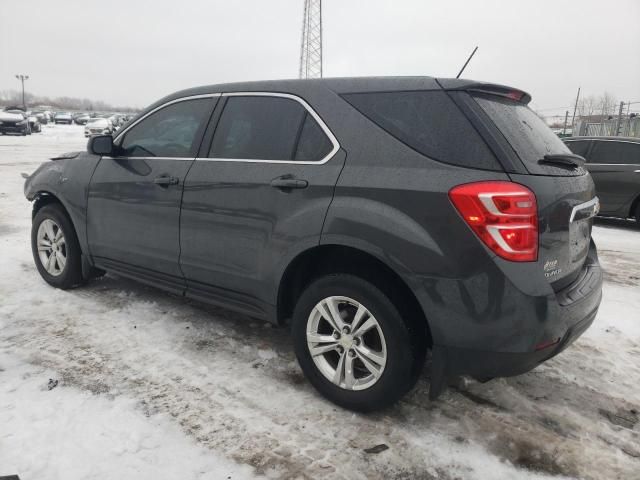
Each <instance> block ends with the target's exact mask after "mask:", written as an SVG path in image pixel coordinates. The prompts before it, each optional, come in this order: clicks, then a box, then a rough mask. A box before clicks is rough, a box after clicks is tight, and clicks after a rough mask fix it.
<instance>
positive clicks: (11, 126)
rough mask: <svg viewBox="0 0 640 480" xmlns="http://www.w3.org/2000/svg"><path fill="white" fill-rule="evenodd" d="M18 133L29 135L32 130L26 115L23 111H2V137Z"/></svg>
mask: <svg viewBox="0 0 640 480" xmlns="http://www.w3.org/2000/svg"><path fill="white" fill-rule="evenodd" d="M8 133H17V134H19V135H29V134H30V133H31V128H30V127H29V120H28V119H27V115H26V113H24V112H23V111H21V110H4V111H0V135H4V134H8Z"/></svg>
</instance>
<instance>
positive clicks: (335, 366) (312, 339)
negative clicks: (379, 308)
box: [307, 296, 387, 390]
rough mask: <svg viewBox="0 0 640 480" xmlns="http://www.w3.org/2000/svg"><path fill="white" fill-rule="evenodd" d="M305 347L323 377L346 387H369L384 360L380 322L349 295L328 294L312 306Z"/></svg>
mask: <svg viewBox="0 0 640 480" xmlns="http://www.w3.org/2000/svg"><path fill="white" fill-rule="evenodd" d="M307 347H308V349H309V353H310V354H311V358H312V359H313V362H314V363H315V365H316V367H317V368H318V370H320V372H321V373H322V374H323V375H324V376H325V378H327V379H328V380H329V381H331V382H332V383H333V384H334V385H336V386H338V387H340V388H343V389H345V390H364V389H367V388H370V387H371V386H373V385H374V384H375V383H376V382H377V381H378V380H379V379H380V377H381V376H382V373H383V371H384V368H385V365H386V363H387V346H386V342H385V338H384V335H383V333H382V328H381V327H380V324H379V323H378V321H377V320H376V318H375V317H374V316H373V315H372V314H371V312H370V311H369V310H368V309H367V308H366V307H365V306H364V305H362V304H361V303H359V302H357V301H355V300H353V299H351V298H348V297H340V296H334V297H327V298H325V299H323V300H321V301H320V302H318V303H317V304H316V306H315V307H314V308H313V309H312V310H311V313H310V314H309V318H308V320H307Z"/></svg>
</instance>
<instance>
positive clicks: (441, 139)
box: [342, 90, 502, 171]
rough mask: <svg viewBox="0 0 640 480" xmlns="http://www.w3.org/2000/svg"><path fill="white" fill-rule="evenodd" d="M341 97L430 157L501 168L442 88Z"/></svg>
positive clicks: (454, 163)
mask: <svg viewBox="0 0 640 480" xmlns="http://www.w3.org/2000/svg"><path fill="white" fill-rule="evenodd" d="M342 97H343V98H344V99H345V100H346V101H347V102H348V103H350V104H351V105H352V106H353V107H355V108H356V109H357V110H358V111H359V112H360V113H362V114H363V115H364V116H366V117H367V118H368V119H369V120H371V121H372V122H373V123H375V124H376V125H378V126H379V127H380V128H382V129H383V130H385V131H386V132H387V133H389V134H390V135H392V136H393V137H395V138H397V139H398V140H400V141H401V142H402V143H404V144H405V145H407V146H409V147H411V148H412V149H414V150H416V151H417V152H419V153H421V154H423V155H425V156H427V157H429V158H431V159H434V160H438V161H441V162H444V163H448V164H452V165H458V166H462V167H470V168H479V169H483V170H497V171H502V167H501V165H500V164H499V163H498V161H497V160H496V158H495V156H494V155H493V153H492V152H491V150H489V147H487V145H486V143H485V142H484V140H482V138H481V137H480V135H479V134H478V132H477V131H476V130H475V129H474V128H473V126H472V125H471V124H470V123H469V120H468V119H467V118H466V117H465V116H464V114H463V113H462V112H461V111H460V109H459V108H458V107H457V106H456V105H455V103H453V101H452V100H451V99H450V98H449V96H448V95H447V94H446V93H445V92H443V91H440V90H436V91H411V92H376V93H351V94H343V95H342Z"/></svg>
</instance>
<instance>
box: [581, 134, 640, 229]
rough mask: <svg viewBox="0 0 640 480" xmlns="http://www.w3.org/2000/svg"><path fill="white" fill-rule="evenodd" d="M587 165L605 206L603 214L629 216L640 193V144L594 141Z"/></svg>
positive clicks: (622, 141) (621, 141) (623, 141)
mask: <svg viewBox="0 0 640 480" xmlns="http://www.w3.org/2000/svg"><path fill="white" fill-rule="evenodd" d="M588 160H589V163H588V165H587V167H588V169H589V172H590V173H591V175H592V177H593V181H594V182H595V184H596V191H597V192H598V196H599V197H600V201H601V203H602V209H601V211H602V213H604V214H609V215H619V216H623V217H626V216H627V215H629V210H630V208H631V203H632V202H633V200H634V199H635V197H636V196H637V195H638V194H639V193H640V143H635V142H630V141H625V140H613V139H611V140H608V139H607V140H605V139H602V140H600V139H595V140H593V147H592V148H591V152H590V154H589V159H588Z"/></svg>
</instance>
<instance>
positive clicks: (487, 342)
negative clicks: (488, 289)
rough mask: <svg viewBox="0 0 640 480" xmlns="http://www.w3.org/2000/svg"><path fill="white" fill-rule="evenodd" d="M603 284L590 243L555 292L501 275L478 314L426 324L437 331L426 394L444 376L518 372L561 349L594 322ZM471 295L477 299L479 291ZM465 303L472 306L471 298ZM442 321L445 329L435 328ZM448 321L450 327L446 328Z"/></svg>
mask: <svg viewBox="0 0 640 480" xmlns="http://www.w3.org/2000/svg"><path fill="white" fill-rule="evenodd" d="M532 267H533V266H532ZM533 268H535V267H533ZM534 277H535V275H534V274H533V273H532V274H531V275H530V276H528V277H526V276H525V277H524V280H523V281H525V282H526V283H528V284H532V283H534V282H535V281H536V279H535V278H534ZM602 282H603V274H602V269H601V267H600V264H599V262H598V255H597V251H596V248H595V245H593V243H592V244H591V247H590V250H589V255H588V257H587V259H586V261H585V264H584V266H583V268H582V271H581V273H580V275H579V276H578V278H577V279H576V280H575V281H574V282H573V283H572V284H571V285H569V286H567V287H566V288H564V289H563V290H561V291H558V292H554V291H553V290H552V289H551V288H550V286H549V284H548V282H547V287H546V288H547V290H546V292H547V293H546V294H543V295H542V294H541V295H531V294H528V293H526V292H523V291H522V290H520V289H519V288H517V287H516V286H515V285H514V284H513V283H511V282H509V281H508V279H507V277H503V282H501V283H498V285H496V286H495V289H494V299H495V300H494V301H493V302H492V303H491V305H490V306H491V308H487V309H485V310H483V311H480V313H481V314H482V315H478V312H479V310H478V309H477V308H474V310H473V311H474V312H475V315H471V314H470V313H469V309H468V308H467V309H466V311H465V313H466V315H464V316H462V315H459V316H458V317H454V316H453V315H451V314H449V316H448V318H445V319H444V320H445V321H444V322H443V321H440V322H438V323H437V324H435V322H430V326H432V332H434V331H435V332H436V335H434V345H433V351H432V353H433V365H432V389H433V391H432V392H431V393H430V396H431V398H435V396H437V395H438V394H439V393H440V391H441V390H442V388H443V387H444V386H445V385H446V383H447V379H449V378H452V377H455V376H458V375H470V376H473V377H476V378H479V379H488V378H493V377H508V376H513V375H520V374H522V373H525V372H528V371H530V370H532V369H534V368H535V367H536V366H538V365H539V364H541V363H542V362H544V361H546V360H548V359H550V358H552V357H554V356H555V355H557V354H559V353H560V352H562V351H563V350H564V349H565V348H567V347H568V346H569V345H571V344H572V343H573V342H574V341H575V340H576V339H577V338H578V337H579V336H580V335H582V334H583V333H584V332H585V330H586V329H587V328H589V326H590V325H591V324H592V323H593V321H594V319H595V317H596V314H597V312H598V308H599V306H600V302H601V300H602ZM475 294H476V295H478V296H479V297H480V298H482V293H481V292H480V293H478V292H477V291H476V292H475ZM485 296H487V294H486V293H485ZM489 298H491V297H490V296H489ZM464 301H465V300H464V298H463V299H462V300H460V302H461V303H463V302H464ZM466 302H467V304H468V305H475V304H474V303H473V302H472V301H471V300H470V299H467V300H466ZM455 303H457V302H455ZM455 303H453V304H452V303H448V304H447V307H448V311H449V312H454V313H457V311H456V310H455ZM459 310H460V309H458V311H459ZM454 322H455V324H454ZM443 324H444V325H446V327H445V328H440V329H438V326H440V327H441V326H442V325H443ZM452 324H454V325H455V327H456V328H455V329H454V328H450V326H451V325H452ZM433 327H435V328H433ZM438 337H440V338H438ZM439 339H440V340H444V341H438V340H439Z"/></svg>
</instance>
